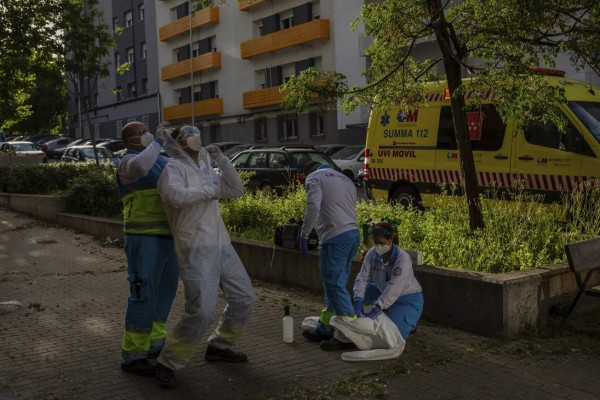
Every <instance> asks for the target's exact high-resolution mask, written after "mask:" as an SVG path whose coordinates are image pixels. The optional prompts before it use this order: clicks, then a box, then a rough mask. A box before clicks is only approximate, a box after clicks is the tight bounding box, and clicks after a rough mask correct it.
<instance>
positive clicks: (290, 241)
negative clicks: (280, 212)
mask: <svg viewBox="0 0 600 400" xmlns="http://www.w3.org/2000/svg"><path fill="white" fill-rule="evenodd" d="M301 232H302V220H301V219H294V218H292V219H290V220H289V221H288V223H287V224H285V225H284V226H278V227H276V228H275V244H276V245H277V246H281V247H285V248H286V249H295V250H299V249H300V234H301ZM318 245H319V238H318V236H317V232H316V231H315V230H314V229H313V230H312V231H311V232H310V234H309V235H308V248H309V249H314V248H316V247H317V246H318Z"/></svg>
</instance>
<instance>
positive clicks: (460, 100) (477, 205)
mask: <svg viewBox="0 0 600 400" xmlns="http://www.w3.org/2000/svg"><path fill="white" fill-rule="evenodd" d="M427 5H428V10H429V15H430V16H431V18H432V21H433V29H434V31H435V36H436V39H437V42H438V45H439V46H440V50H441V52H442V57H443V60H444V69H445V70H446V80H447V82H448V89H449V90H450V96H451V99H450V106H451V108H452V120H453V121H454V132H455V133H456V144H457V147H458V152H459V155H460V169H461V172H462V181H463V188H464V192H465V196H466V198H467V204H468V207H469V226H470V228H471V230H475V229H481V228H483V227H484V222H483V214H482V213H481V201H480V199H479V187H478V185H477V172H476V170H475V161H474V159H473V149H472V148H471V138H470V136H469V129H468V126H467V116H466V110H465V98H464V96H462V95H461V96H455V95H454V94H455V92H456V90H457V89H458V87H459V86H460V85H461V84H462V76H461V73H460V62H459V60H460V59H462V58H463V57H464V55H463V54H461V51H460V49H456V48H455V46H454V45H453V40H452V39H453V38H452V37H451V32H450V29H449V28H450V26H449V25H448V22H447V21H446V19H445V17H444V11H443V9H442V4H441V1H440V0H427Z"/></svg>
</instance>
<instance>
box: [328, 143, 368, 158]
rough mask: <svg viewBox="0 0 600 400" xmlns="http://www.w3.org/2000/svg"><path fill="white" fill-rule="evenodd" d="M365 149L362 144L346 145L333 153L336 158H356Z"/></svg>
mask: <svg viewBox="0 0 600 400" xmlns="http://www.w3.org/2000/svg"><path fill="white" fill-rule="evenodd" d="M362 151H363V147H362V146H351V147H344V148H343V149H341V150H339V151H336V152H335V153H333V154H332V155H331V158H333V159H334V160H354V159H355V158H356V156H357V155H358V153H360V152H362Z"/></svg>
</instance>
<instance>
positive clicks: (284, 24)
mask: <svg viewBox="0 0 600 400" xmlns="http://www.w3.org/2000/svg"><path fill="white" fill-rule="evenodd" d="M291 27H292V17H288V18H282V19H281V29H288V28H291Z"/></svg>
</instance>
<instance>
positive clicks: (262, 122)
mask: <svg viewBox="0 0 600 400" xmlns="http://www.w3.org/2000/svg"><path fill="white" fill-rule="evenodd" d="M254 140H255V141H256V142H264V141H266V140H267V119H266V118H256V119H255V120H254Z"/></svg>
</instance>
